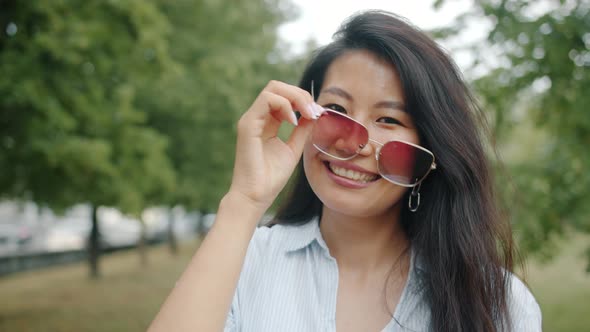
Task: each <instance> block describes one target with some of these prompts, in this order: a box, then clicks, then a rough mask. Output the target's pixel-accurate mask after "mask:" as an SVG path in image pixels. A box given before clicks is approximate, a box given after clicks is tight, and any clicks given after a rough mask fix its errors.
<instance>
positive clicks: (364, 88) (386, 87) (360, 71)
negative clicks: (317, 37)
mask: <svg viewBox="0 0 590 332" xmlns="http://www.w3.org/2000/svg"><path fill="white" fill-rule="evenodd" d="M330 87H338V88H341V89H343V90H345V91H346V92H348V93H349V94H351V95H352V96H353V98H354V99H355V100H356V99H359V98H363V99H369V100H372V101H373V102H374V101H375V99H379V100H383V99H388V100H395V101H399V102H403V101H404V94H403V89H402V86H401V82H400V80H399V76H398V74H397V70H396V69H395V67H394V66H393V65H392V64H390V63H388V62H386V61H385V60H383V59H381V58H379V57H377V56H376V55H374V54H373V53H371V52H369V51H366V50H354V51H348V52H346V53H344V54H343V55H341V56H339V57H338V58H336V59H335V60H334V61H333V62H332V63H331V64H330V66H329V67H328V70H327V71H326V75H325V77H324V82H323V85H322V90H324V89H327V88H330Z"/></svg>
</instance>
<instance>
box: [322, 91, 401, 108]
mask: <svg viewBox="0 0 590 332" xmlns="http://www.w3.org/2000/svg"><path fill="white" fill-rule="evenodd" d="M322 93H329V94H333V95H336V96H339V97H342V98H344V99H346V100H348V101H353V99H354V98H352V96H351V95H350V93H348V92H346V91H344V90H342V89H340V88H338V87H335V86H333V87H329V88H327V89H324V90H322ZM375 107H376V108H391V109H395V110H400V111H403V112H405V111H406V108H405V106H404V103H402V102H399V101H393V100H388V101H380V102H378V103H377V104H375Z"/></svg>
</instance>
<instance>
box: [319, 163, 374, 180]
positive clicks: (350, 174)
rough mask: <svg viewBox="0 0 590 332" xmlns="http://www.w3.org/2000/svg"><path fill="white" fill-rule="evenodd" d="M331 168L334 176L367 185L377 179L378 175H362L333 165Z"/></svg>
mask: <svg viewBox="0 0 590 332" xmlns="http://www.w3.org/2000/svg"><path fill="white" fill-rule="evenodd" d="M329 166H330V170H332V172H334V174H336V175H339V176H341V177H344V178H347V179H351V180H354V181H358V182H362V183H367V182H371V181H373V180H375V179H376V178H377V175H374V174H367V173H361V172H357V171H353V170H351V169H346V168H342V167H338V166H334V165H332V164H329Z"/></svg>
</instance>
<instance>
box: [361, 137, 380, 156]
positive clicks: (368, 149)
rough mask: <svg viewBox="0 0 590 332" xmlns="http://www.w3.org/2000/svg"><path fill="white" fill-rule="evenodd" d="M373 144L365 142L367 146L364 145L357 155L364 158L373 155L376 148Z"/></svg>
mask: <svg viewBox="0 0 590 332" xmlns="http://www.w3.org/2000/svg"><path fill="white" fill-rule="evenodd" d="M374 144H375V143H373V142H371V141H369V142H367V144H365V146H363V147H362V149H361V150H360V151H359V155H361V156H364V157H366V156H371V155H373V154H374V153H375V151H376V146H375V145H374Z"/></svg>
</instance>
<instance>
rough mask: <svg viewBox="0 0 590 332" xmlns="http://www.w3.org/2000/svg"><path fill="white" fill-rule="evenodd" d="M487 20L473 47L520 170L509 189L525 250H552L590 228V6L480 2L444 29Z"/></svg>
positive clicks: (501, 134) (505, 147)
mask: <svg viewBox="0 0 590 332" xmlns="http://www.w3.org/2000/svg"><path fill="white" fill-rule="evenodd" d="M442 2H443V1H438V2H437V5H441V3H442ZM482 17H483V18H485V19H486V20H487V21H488V22H489V23H490V24H491V26H492V29H491V30H490V32H489V34H488V36H487V41H486V42H483V43H477V44H474V45H472V46H471V48H470V49H471V52H472V54H473V56H474V58H475V59H476V61H475V63H474V66H475V67H479V68H480V70H481V69H482V68H484V72H485V74H483V75H482V76H480V77H478V78H476V79H474V82H473V83H474V86H475V88H476V91H477V93H478V94H479V96H480V97H481V99H482V101H483V103H484V105H485V107H486V110H487V111H489V112H490V118H491V119H493V125H494V132H495V134H496V139H497V140H498V142H499V147H500V150H501V151H502V154H503V155H504V156H505V163H506V165H507V167H508V170H509V171H510V173H511V179H510V180H502V181H501V182H502V184H501V187H500V188H501V189H502V191H503V194H504V199H505V201H506V202H508V203H507V204H508V207H509V208H510V212H511V214H512V220H513V222H514V224H515V226H516V229H517V230H518V231H519V240H520V243H521V246H522V248H524V249H525V250H533V251H537V252H542V253H543V254H545V255H548V256H550V255H551V254H552V252H553V246H552V245H551V243H552V241H551V238H552V236H553V235H558V234H563V233H564V231H565V230H577V231H582V232H586V233H588V232H590V205H588V204H587V203H586V202H585V201H586V198H587V197H590V173H588V172H587V167H588V165H590V153H588V144H589V143H590V116H589V115H588V107H589V105H590V94H588V91H590V3H588V2H587V1H581V0H568V1H566V0H561V1H555V0H551V1H549V0H545V1H524V0H498V1H496V0H494V1H492V0H481V1H475V2H474V7H473V10H472V11H470V12H468V13H466V14H464V15H463V16H461V17H460V19H459V20H458V21H457V24H456V25H455V26H454V27H451V29H447V30H444V32H446V33H447V34H448V33H451V35H452V34H453V33H460V32H461V29H462V28H464V27H465V23H466V22H468V21H469V20H481V19H482ZM447 37H448V36H447ZM588 258H589V260H590V251H589V256H588Z"/></svg>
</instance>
